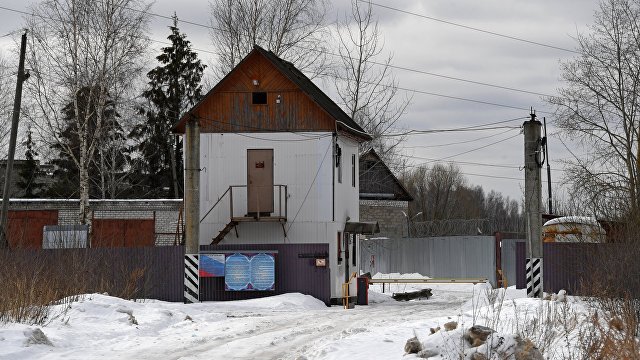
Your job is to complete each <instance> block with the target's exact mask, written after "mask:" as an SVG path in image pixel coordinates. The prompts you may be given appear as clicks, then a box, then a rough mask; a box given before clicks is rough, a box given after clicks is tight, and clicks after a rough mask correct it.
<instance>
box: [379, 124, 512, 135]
mask: <svg viewBox="0 0 640 360" xmlns="http://www.w3.org/2000/svg"><path fill="white" fill-rule="evenodd" d="M497 129H511V130H513V129H520V127H519V126H491V127H467V128H454V129H434V130H409V131H406V132H403V133H397V134H383V135H380V137H400V136H409V135H424V134H439V133H446V132H467V131H484V130H497Z"/></svg>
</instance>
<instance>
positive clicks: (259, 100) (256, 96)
mask: <svg viewBox="0 0 640 360" xmlns="http://www.w3.org/2000/svg"><path fill="white" fill-rule="evenodd" d="M251 102H252V103H253V105H266V104H267V93H266V92H254V93H252V97H251Z"/></svg>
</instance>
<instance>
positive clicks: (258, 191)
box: [247, 149, 273, 216]
mask: <svg viewBox="0 0 640 360" xmlns="http://www.w3.org/2000/svg"><path fill="white" fill-rule="evenodd" d="M247 212H248V213H249V214H250V215H256V214H260V216H268V215H270V214H271V213H272V212H273V149H249V150H247Z"/></svg>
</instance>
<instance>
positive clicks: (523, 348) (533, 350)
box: [514, 336, 544, 360]
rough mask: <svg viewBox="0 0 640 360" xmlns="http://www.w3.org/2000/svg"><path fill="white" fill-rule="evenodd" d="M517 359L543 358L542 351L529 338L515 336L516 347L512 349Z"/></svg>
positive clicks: (533, 359)
mask: <svg viewBox="0 0 640 360" xmlns="http://www.w3.org/2000/svg"><path fill="white" fill-rule="evenodd" d="M514 354H515V356H516V359H518V360H544V357H543V356H542V353H541V352H540V350H538V348H537V347H536V346H535V345H534V344H533V342H532V341H531V340H529V339H522V338H521V337H520V336H516V348H515V351H514Z"/></svg>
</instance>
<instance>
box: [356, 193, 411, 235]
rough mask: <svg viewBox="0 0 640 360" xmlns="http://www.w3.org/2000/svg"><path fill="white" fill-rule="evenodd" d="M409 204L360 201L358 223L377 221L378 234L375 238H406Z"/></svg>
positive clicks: (387, 201)
mask: <svg viewBox="0 0 640 360" xmlns="http://www.w3.org/2000/svg"><path fill="white" fill-rule="evenodd" d="M408 209H409V202H407V201H396V200H360V221H377V222H378V223H379V224H380V234H376V235H375V237H394V238H398V237H406V236H407V218H405V216H404V215H403V214H402V212H403V211H404V212H405V213H407V211H408Z"/></svg>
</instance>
